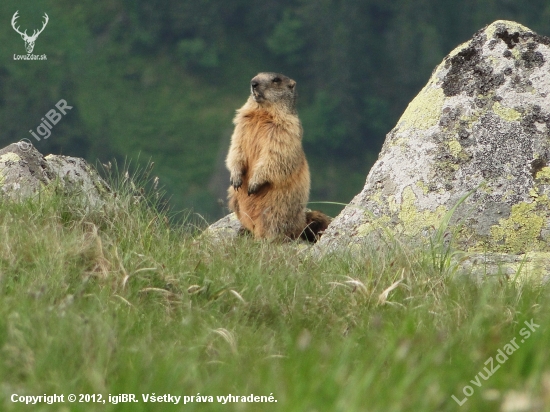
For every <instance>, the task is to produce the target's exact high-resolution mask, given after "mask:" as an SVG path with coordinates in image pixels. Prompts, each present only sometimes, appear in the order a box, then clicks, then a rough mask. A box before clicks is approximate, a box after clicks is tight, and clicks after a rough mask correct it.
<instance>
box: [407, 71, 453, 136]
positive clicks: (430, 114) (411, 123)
mask: <svg viewBox="0 0 550 412" xmlns="http://www.w3.org/2000/svg"><path fill="white" fill-rule="evenodd" d="M444 102H445V94H444V93H443V89H441V88H440V87H437V86H435V85H433V84H432V82H430V83H428V84H427V85H426V87H424V88H423V89H422V90H421V91H420V93H418V95H417V96H416V97H415V98H414V100H413V101H412V102H410V103H409V106H408V107H407V109H406V110H405V113H403V115H402V116H401V118H400V119H399V121H398V122H397V127H398V128H399V129H401V130H406V129H410V128H415V129H420V130H425V129H429V128H430V127H432V126H435V125H437V123H438V122H439V118H440V117H441V110H442V109H443V103H444Z"/></svg>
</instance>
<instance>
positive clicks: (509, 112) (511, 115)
mask: <svg viewBox="0 0 550 412" xmlns="http://www.w3.org/2000/svg"><path fill="white" fill-rule="evenodd" d="M493 112H494V113H495V114H496V115H497V116H499V117H500V118H501V119H504V120H506V121H508V122H515V121H517V120H519V119H521V113H520V112H518V111H517V110H514V109H512V108H511V107H504V106H503V105H501V104H500V103H499V102H495V103H494V104H493Z"/></svg>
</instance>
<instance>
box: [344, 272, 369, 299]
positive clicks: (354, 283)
mask: <svg viewBox="0 0 550 412" xmlns="http://www.w3.org/2000/svg"><path fill="white" fill-rule="evenodd" d="M347 278H348V280H346V281H345V282H344V283H345V284H346V285H349V286H351V287H352V291H353V292H355V291H356V290H359V291H360V292H361V293H362V294H363V295H365V296H366V295H367V294H368V290H367V287H366V286H365V284H364V283H363V282H361V281H359V280H357V279H353V278H350V277H349V276H347Z"/></svg>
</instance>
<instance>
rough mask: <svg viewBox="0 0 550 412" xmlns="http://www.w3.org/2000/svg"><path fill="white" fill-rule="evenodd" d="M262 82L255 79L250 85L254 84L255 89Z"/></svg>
mask: <svg viewBox="0 0 550 412" xmlns="http://www.w3.org/2000/svg"><path fill="white" fill-rule="evenodd" d="M259 84H260V83H258V82H257V81H255V80H253V81H251V82H250V85H251V86H252V88H253V89H255V88H256V87H258V85H259Z"/></svg>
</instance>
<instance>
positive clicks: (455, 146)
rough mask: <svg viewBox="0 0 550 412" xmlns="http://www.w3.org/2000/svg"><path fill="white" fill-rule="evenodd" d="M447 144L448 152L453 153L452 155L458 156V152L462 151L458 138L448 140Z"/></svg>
mask: <svg viewBox="0 0 550 412" xmlns="http://www.w3.org/2000/svg"><path fill="white" fill-rule="evenodd" d="M447 146H449V152H451V154H452V155H453V157H458V155H459V154H460V152H462V146H461V145H460V143H459V141H458V140H455V139H453V140H450V141H449V142H447Z"/></svg>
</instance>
